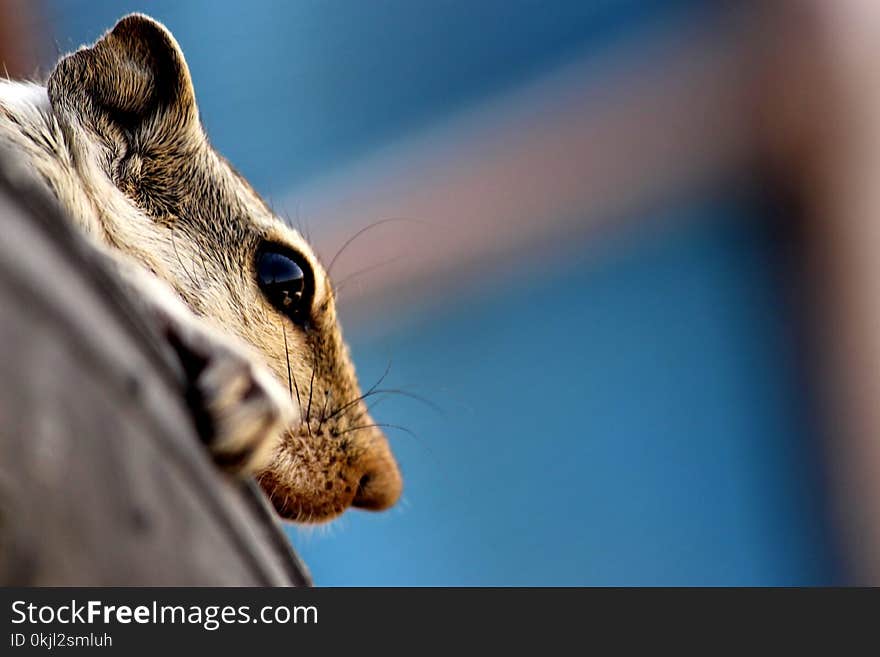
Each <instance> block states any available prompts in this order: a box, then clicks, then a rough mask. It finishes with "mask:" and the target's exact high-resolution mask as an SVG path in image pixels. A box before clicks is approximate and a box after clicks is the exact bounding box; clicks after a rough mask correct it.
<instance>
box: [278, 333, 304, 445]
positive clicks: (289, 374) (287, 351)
mask: <svg viewBox="0 0 880 657" xmlns="http://www.w3.org/2000/svg"><path fill="white" fill-rule="evenodd" d="M281 334H282V335H283V336H284V356H285V358H286V359H287V387H288V389H290V387H291V384H293V390H294V391H295V392H296V403H297V405H298V406H299V412H300V414H302V400H300V397H299V386H298V385H296V377H295V376H293V372H292V371H291V369H290V349H288V347H287V327H286V326H284V320H282V321H281ZM290 398H291V399H293V391H291V393H290ZM300 421H302V420H300ZM306 428H307V429H308V430H309V435H312V429H311V427H309V424H308V422H306Z"/></svg>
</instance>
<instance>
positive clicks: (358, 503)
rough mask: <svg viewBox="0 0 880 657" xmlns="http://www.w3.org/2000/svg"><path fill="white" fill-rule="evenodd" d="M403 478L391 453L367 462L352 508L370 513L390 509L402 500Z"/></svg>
mask: <svg viewBox="0 0 880 657" xmlns="http://www.w3.org/2000/svg"><path fill="white" fill-rule="evenodd" d="M402 490H403V478H402V477H401V476H400V470H399V469H398V467H397V463H395V461H394V457H393V456H391V454H390V453H388V454H383V455H382V457H381V458H378V459H371V460H370V461H368V462H367V464H366V467H365V468H364V470H363V474H362V475H361V478H360V480H359V481H358V486H357V491H356V492H355V495H354V499H353V500H352V503H351V504H352V506H354V507H357V508H359V509H366V510H368V511H384V510H385V509H389V508H391V507H392V506H394V504H395V503H396V502H397V500H398V499H399V498H400V493H401V491H402Z"/></svg>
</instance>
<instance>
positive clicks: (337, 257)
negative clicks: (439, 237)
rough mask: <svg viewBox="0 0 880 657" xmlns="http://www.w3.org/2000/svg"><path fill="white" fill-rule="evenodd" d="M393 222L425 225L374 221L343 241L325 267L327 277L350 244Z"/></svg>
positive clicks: (407, 219)
mask: <svg viewBox="0 0 880 657" xmlns="http://www.w3.org/2000/svg"><path fill="white" fill-rule="evenodd" d="M395 221H405V222H412V223H417V224H425V223H427V222H424V221H419V220H418V219H409V218H407V217H389V218H387V219H380V220H379V221H374V222H373V223H371V224H370V225H368V226H365V227H364V228H361V229H360V230H359V231H358V232H356V233H355V234H354V235H352V236H351V237H349V238H348V239H347V240H345V243H344V244H343V245H342V246H341V247H340V249H339V250H338V251H337V252H336V255H335V256H333V259H332V260H331V261H330V264H329V265H328V266H327V276H328V277H329V276H330V272H331V271H332V269H333V265H334V263H335V262H336V261H337V260H338V259H339V256H341V255H342V254H343V252H344V251H345V250H346V249H347V248H348V247H349V246H351V243H352V242H354V241H355V240H356V239H357V238H358V237H360V236H361V235H363V234H364V233H367V232H369V231H371V230H373V229H374V228H377V227H378V226H381V225H382V224H388V223H391V222H395Z"/></svg>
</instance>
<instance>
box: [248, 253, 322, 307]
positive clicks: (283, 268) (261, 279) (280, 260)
mask: <svg viewBox="0 0 880 657" xmlns="http://www.w3.org/2000/svg"><path fill="white" fill-rule="evenodd" d="M307 270H308V266H307V265H306V264H305V263H304V262H303V261H302V260H301V259H299V258H297V257H296V256H295V255H294V254H292V253H285V252H282V251H280V250H277V251H276V250H274V249H271V248H267V249H264V250H263V251H262V252H260V254H259V255H258V256H257V283H258V284H259V286H260V289H261V290H262V291H263V294H265V295H266V299H268V301H269V303H271V304H272V305H273V306H275V308H277V309H278V310H280V311H281V312H283V313H284V314H285V315H287V316H288V317H290V318H291V319H292V320H294V321H300V322H301V321H304V320H305V319H306V317H307V315H308V310H309V303H310V299H309V298H308V297H309V294H308V288H309V283H310V281H309V280H308V278H307V276H306V271H307Z"/></svg>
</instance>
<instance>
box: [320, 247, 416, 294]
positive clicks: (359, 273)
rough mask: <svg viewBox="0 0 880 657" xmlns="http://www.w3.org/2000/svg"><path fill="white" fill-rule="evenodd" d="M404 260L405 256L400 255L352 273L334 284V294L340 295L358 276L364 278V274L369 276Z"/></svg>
mask: <svg viewBox="0 0 880 657" xmlns="http://www.w3.org/2000/svg"><path fill="white" fill-rule="evenodd" d="M402 259H403V256H402V255H399V256H395V257H393V258H388V259H387V260H383V261H382V262H377V263H374V264H372V265H370V266H369V267H364V268H363V269H358V270H357V271H355V272H352V273H351V274H349V275H348V276H346V277H345V278H343V279H342V280H341V281H339V282H338V283H334V284H333V288H334V292H335V293H336V294H337V295H338V294H339V293H340V292H341V291H342V289H343V288H344V287H345V284H346V283H350V282H351V281H352V280H354V279H355V278H357V277H358V276H363V275H364V274H368V273H370V272H371V271H373V270H375V269H379V268H381V267H385V266H387V265H390V264H392V263H395V262H397V261H398V260H402Z"/></svg>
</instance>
